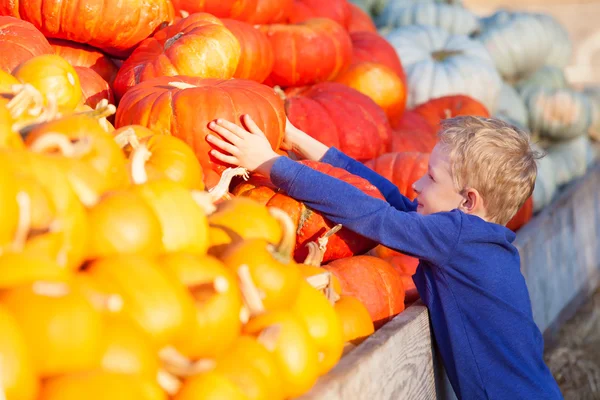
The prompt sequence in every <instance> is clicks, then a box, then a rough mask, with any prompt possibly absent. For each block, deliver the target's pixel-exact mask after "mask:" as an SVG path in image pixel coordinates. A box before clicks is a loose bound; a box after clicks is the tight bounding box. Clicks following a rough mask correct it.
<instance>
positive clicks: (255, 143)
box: [206, 115, 280, 177]
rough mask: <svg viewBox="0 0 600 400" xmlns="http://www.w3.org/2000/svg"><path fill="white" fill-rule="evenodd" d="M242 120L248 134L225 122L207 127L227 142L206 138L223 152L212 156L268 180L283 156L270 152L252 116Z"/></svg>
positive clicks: (242, 129) (218, 120) (269, 147)
mask: <svg viewBox="0 0 600 400" xmlns="http://www.w3.org/2000/svg"><path fill="white" fill-rule="evenodd" d="M241 119H242V123H243V124H244V125H245V126H246V127H247V128H248V130H246V129H244V128H241V127H239V126H237V125H236V124H234V123H232V122H229V121H225V120H222V119H217V120H216V121H213V122H211V123H210V124H208V127H209V128H210V129H212V130H213V131H215V132H216V133H218V134H219V135H221V137H222V138H223V139H225V140H227V141H225V140H222V139H220V138H218V137H217V136H215V135H208V136H206V140H207V141H208V142H209V143H210V144H212V145H214V146H215V147H218V148H219V149H220V150H222V151H219V150H211V152H210V154H211V155H212V156H213V157H215V158H216V159H217V160H219V161H222V162H224V163H226V164H232V165H239V166H240V167H244V168H246V169H248V170H250V171H257V172H260V173H261V174H263V175H265V176H267V177H268V176H269V174H270V171H271V166H272V165H273V162H275V159H276V158H277V157H280V156H279V155H278V154H277V153H275V151H274V150H273V149H272V148H271V144H270V143H269V141H268V140H267V137H266V136H265V134H264V133H263V132H262V131H261V130H260V128H259V127H258V126H257V125H256V124H255V123H254V121H253V120H252V118H250V116H249V115H243V116H242V118H241Z"/></svg>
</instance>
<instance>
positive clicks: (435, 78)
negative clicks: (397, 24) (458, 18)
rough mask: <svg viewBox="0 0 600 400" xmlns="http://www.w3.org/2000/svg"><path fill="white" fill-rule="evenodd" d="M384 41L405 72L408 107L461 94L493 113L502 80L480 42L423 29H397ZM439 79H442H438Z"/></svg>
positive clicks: (429, 27)
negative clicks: (386, 41)
mask: <svg viewBox="0 0 600 400" xmlns="http://www.w3.org/2000/svg"><path fill="white" fill-rule="evenodd" d="M386 38H387V39H388V40H389V42H390V43H391V44H392V46H394V48H395V49H396V53H398V55H399V56H400V58H401V59H402V65H403V66H404V70H405V71H406V75H407V80H408V83H407V86H408V89H409V94H408V101H407V106H408V107H410V108H412V107H415V106H417V105H419V104H422V103H424V102H426V101H427V100H429V99H432V98H436V97H442V96H448V95H453V94H457V93H462V94H464V95H467V96H470V97H472V98H474V99H476V100H478V101H480V102H481V103H483V105H485V106H486V107H487V108H488V109H489V110H491V111H494V110H495V108H496V102H497V98H498V94H499V92H500V87H501V84H502V80H501V78H500V75H499V74H498V71H497V70H496V66H495V64H494V61H493V60H492V58H491V57H490V55H489V53H488V51H487V49H486V48H485V47H484V46H483V45H482V44H481V43H480V42H477V41H475V40H473V39H470V38H469V37H467V36H464V35H452V34H450V33H448V32H446V31H444V30H443V29H441V28H436V27H432V26H423V25H410V26H405V27H402V28H400V29H396V30H394V31H392V32H390V33H389V34H388V35H387V36H386ZM440 76H443V77H444V79H439V77H440Z"/></svg>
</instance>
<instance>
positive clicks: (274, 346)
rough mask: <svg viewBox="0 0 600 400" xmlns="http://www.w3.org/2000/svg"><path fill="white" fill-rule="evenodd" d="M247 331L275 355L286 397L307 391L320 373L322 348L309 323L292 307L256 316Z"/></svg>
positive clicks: (248, 325)
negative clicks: (319, 363)
mask: <svg viewBox="0 0 600 400" xmlns="http://www.w3.org/2000/svg"><path fill="white" fill-rule="evenodd" d="M244 332H245V333H247V334H249V335H253V336H256V337H257V338H258V341H259V342H260V343H261V344H262V345H263V346H265V347H266V348H267V350H269V351H270V352H271V353H273V355H274V356H275V361H276V363H277V366H278V368H279V370H280V372H281V375H282V382H283V387H284V394H285V397H286V398H288V397H297V396H300V395H302V394H304V393H306V392H307V391H308V390H309V389H310V388H311V387H312V386H313V385H314V384H315V382H316V380H317V377H318V376H319V366H318V355H317V354H318V350H317V347H316V345H315V343H314V340H313V339H312V338H311V336H310V333H309V331H308V329H307V327H306V325H305V323H304V322H303V321H302V320H301V319H300V318H299V317H297V316H296V315H295V314H293V313H292V312H291V311H271V312H267V313H263V314H260V315H258V316H256V317H254V318H252V319H251V320H250V321H249V322H248V323H247V324H246V325H245V326H244Z"/></svg>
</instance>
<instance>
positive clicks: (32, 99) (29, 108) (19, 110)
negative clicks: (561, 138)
mask: <svg viewBox="0 0 600 400" xmlns="http://www.w3.org/2000/svg"><path fill="white" fill-rule="evenodd" d="M10 94H12V95H13V98H12V99H11V100H10V101H9V102H8V104H7V105H6V108H7V109H8V111H9V112H10V116H11V117H12V118H13V119H18V118H19V117H21V116H22V115H23V114H24V113H25V112H27V115H29V116H31V117H37V116H39V115H40V114H41V113H42V111H43V109H44V96H43V95H42V93H41V92H40V91H39V90H37V89H36V88H35V87H33V86H32V85H30V84H29V83H25V84H23V85H12V86H11V92H10Z"/></svg>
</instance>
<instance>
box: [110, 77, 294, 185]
mask: <svg viewBox="0 0 600 400" xmlns="http://www.w3.org/2000/svg"><path fill="white" fill-rule="evenodd" d="M166 98H169V99H172V100H170V101H168V102H165V101H164V99H166ZM142 100H143V101H142ZM242 114H249V115H250V116H251V117H252V119H253V121H255V122H256V124H257V125H258V127H259V128H260V129H261V130H262V131H263V132H265V135H266V136H267V138H268V139H269V142H270V143H271V146H272V147H273V148H274V149H278V148H279V147H280V145H281V142H282V140H283V133H284V130H285V120H286V116H285V110H284V108H283V101H282V100H281V99H280V98H279V96H277V95H276V94H275V93H274V92H273V90H272V89H271V88H269V87H267V86H265V85H261V84H260V83H257V82H253V81H249V80H245V79H232V80H225V81H224V80H218V79H201V78H193V77H183V76H179V77H160V78H155V79H152V80H150V81H145V82H142V83H140V84H139V85H136V86H134V87H133V88H132V89H131V90H129V91H128V92H127V94H126V95H125V96H123V98H122V99H121V102H120V104H119V108H118V110H117V115H116V126H117V127H118V128H120V127H123V126H125V125H131V124H139V125H143V126H146V127H148V128H150V129H151V130H153V131H154V132H156V133H159V134H162V133H166V134H171V135H173V136H176V137H178V138H180V139H182V140H184V141H185V142H186V143H187V144H188V145H190V146H191V147H192V149H193V150H194V152H195V154H196V157H197V158H198V160H199V161H200V165H202V169H203V171H204V182H205V184H206V185H207V186H208V187H212V185H214V184H215V183H216V182H217V181H218V177H219V176H220V174H221V173H222V172H223V171H224V170H225V169H226V168H227V167H228V166H227V165H225V164H223V163H221V162H218V161H217V160H216V159H214V158H213V157H212V156H210V154H209V153H210V150H211V149H212V147H211V146H210V145H209V143H208V142H207V141H206V135H208V134H215V133H214V132H213V131H211V130H210V129H208V124H209V123H210V122H211V121H213V120H215V119H216V118H223V119H227V120H229V121H234V122H235V123H238V124H241V122H240V121H239V116H240V115H242ZM175 115H176V116H177V117H176V118H175Z"/></svg>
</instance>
